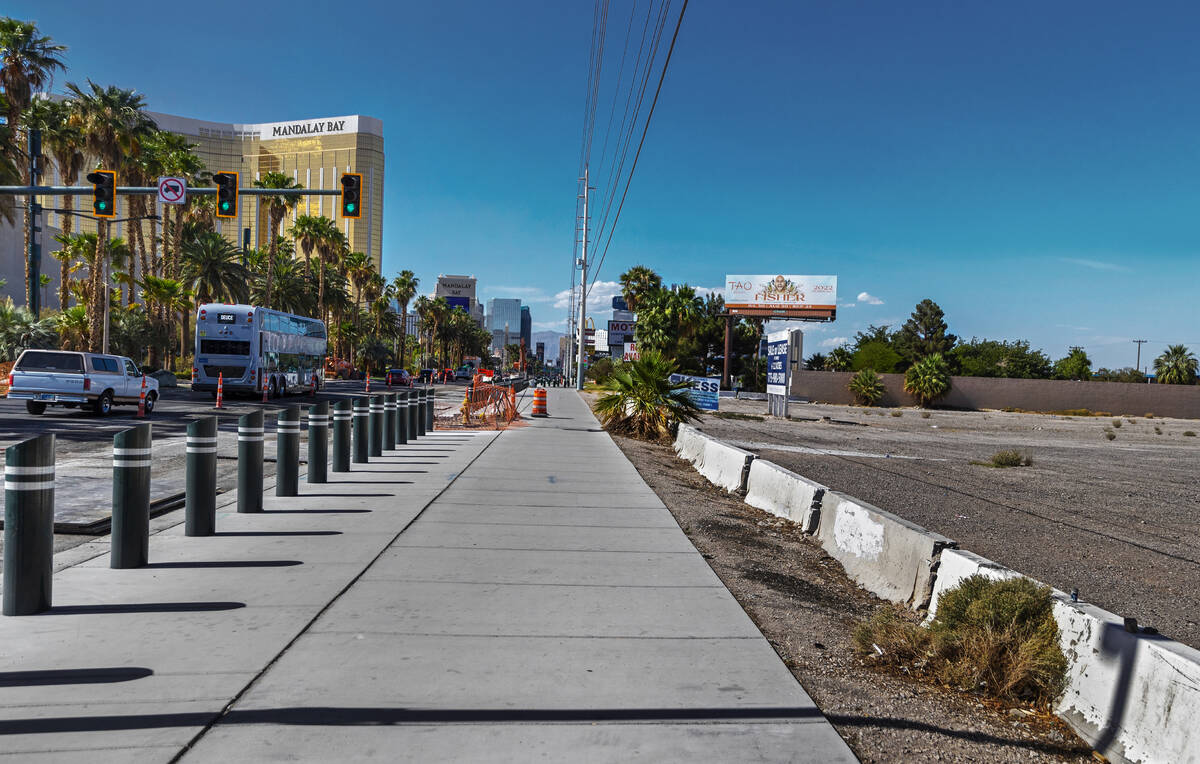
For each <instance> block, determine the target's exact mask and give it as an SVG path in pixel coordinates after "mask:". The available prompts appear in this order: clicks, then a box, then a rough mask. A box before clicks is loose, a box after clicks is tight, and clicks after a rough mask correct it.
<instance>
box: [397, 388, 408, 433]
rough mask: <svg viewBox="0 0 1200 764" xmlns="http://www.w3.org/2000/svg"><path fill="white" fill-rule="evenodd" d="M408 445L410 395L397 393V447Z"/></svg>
mask: <svg viewBox="0 0 1200 764" xmlns="http://www.w3.org/2000/svg"><path fill="white" fill-rule="evenodd" d="M405 443H408V393H404V392H400V393H396V445H398V446H403V445H404V444H405Z"/></svg>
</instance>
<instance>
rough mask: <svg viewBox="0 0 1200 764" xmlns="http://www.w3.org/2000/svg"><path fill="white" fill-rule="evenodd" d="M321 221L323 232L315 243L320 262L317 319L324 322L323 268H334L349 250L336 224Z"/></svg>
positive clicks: (318, 269) (325, 220)
mask: <svg viewBox="0 0 1200 764" xmlns="http://www.w3.org/2000/svg"><path fill="white" fill-rule="evenodd" d="M321 220H322V221H324V223H323V225H322V228H323V229H324V231H323V235H322V236H321V238H320V239H319V240H318V241H317V255H318V259H319V261H320V262H319V263H318V268H317V318H319V319H321V320H322V321H325V320H326V316H325V270H326V268H325V266H327V265H328V266H334V267H336V266H337V264H338V262H339V261H340V260H341V259H342V258H343V257H344V256H345V255H346V254H347V253H348V252H349V251H350V248H349V242H347V240H346V236H345V234H343V233H342V232H341V231H339V230H338V229H337V223H335V222H333V221H332V220H330V219H329V218H321Z"/></svg>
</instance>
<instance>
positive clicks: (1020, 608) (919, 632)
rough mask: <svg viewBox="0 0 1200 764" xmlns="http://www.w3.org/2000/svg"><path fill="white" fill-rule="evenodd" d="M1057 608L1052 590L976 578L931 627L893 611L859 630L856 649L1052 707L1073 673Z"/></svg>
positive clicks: (957, 591) (962, 685) (953, 595)
mask: <svg viewBox="0 0 1200 764" xmlns="http://www.w3.org/2000/svg"><path fill="white" fill-rule="evenodd" d="M1053 608H1054V605H1053V601H1052V600H1051V598H1050V589H1049V588H1048V587H1045V586H1041V585H1040V584H1038V583H1036V582H1035V581H1032V580H1030V579H1027V578H1013V579H1008V580H1004V581H995V580H992V579H989V578H986V577H984V576H971V577H969V578H966V579H964V580H963V581H962V583H960V584H959V585H958V586H957V587H955V588H953V589H950V590H949V591H947V592H946V593H944V594H943V595H942V596H941V598H940V599H939V601H938V613H937V618H935V619H934V621H933V623H931V624H930V625H929V627H928V628H926V627H924V626H922V625H920V624H918V623H914V622H911V621H905V620H903V619H901V618H900V617H899V616H897V615H896V613H895V611H893V610H891V609H887V610H884V611H883V612H881V613H880V614H879V615H877V616H876V617H875V618H873V619H872V620H870V621H868V622H866V623H863V624H861V625H860V626H859V627H858V628H857V629H856V630H855V632H854V643H855V647H856V649H857V650H858V652H859V653H861V654H862V655H865V656H875V660H877V661H879V662H881V663H883V664H884V665H890V666H893V667H896V668H903V669H906V670H908V671H910V672H913V673H915V674H917V675H918V676H926V677H928V678H931V679H934V680H935V681H937V682H939V683H942V684H948V685H951V686H954V687H957V688H959V689H963V690H967V691H970V692H978V693H981V694H984V695H988V696H991V697H995V698H1000V699H1002V700H1007V701H1018V702H1030V703H1036V704H1038V705H1041V706H1043V707H1044V706H1047V705H1049V704H1050V703H1052V702H1053V701H1054V699H1055V698H1056V697H1057V696H1058V695H1059V693H1060V692H1061V691H1062V687H1063V682H1064V678H1065V675H1066V669H1067V660H1066V658H1065V657H1064V656H1063V653H1062V650H1061V649H1060V648H1059V633H1058V624H1057V623H1056V622H1055V620H1054V612H1053ZM881 652H882V654H881Z"/></svg>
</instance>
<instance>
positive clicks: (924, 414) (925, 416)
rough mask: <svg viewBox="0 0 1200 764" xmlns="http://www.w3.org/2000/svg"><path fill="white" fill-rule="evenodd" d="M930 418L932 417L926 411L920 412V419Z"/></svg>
mask: <svg viewBox="0 0 1200 764" xmlns="http://www.w3.org/2000/svg"><path fill="white" fill-rule="evenodd" d="M930 416H932V414H930V413H929V412H928V411H922V412H921V418H922V419H928V418H929V417H930Z"/></svg>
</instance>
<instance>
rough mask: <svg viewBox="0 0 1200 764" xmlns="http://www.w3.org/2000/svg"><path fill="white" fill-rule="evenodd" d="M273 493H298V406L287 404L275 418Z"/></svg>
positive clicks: (277, 494)
mask: <svg viewBox="0 0 1200 764" xmlns="http://www.w3.org/2000/svg"><path fill="white" fill-rule="evenodd" d="M275 495H276V496H299V495H300V407H299V406H288V407H287V408H285V409H283V410H282V411H280V412H279V416H278V418H277V419H276V420H275Z"/></svg>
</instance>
